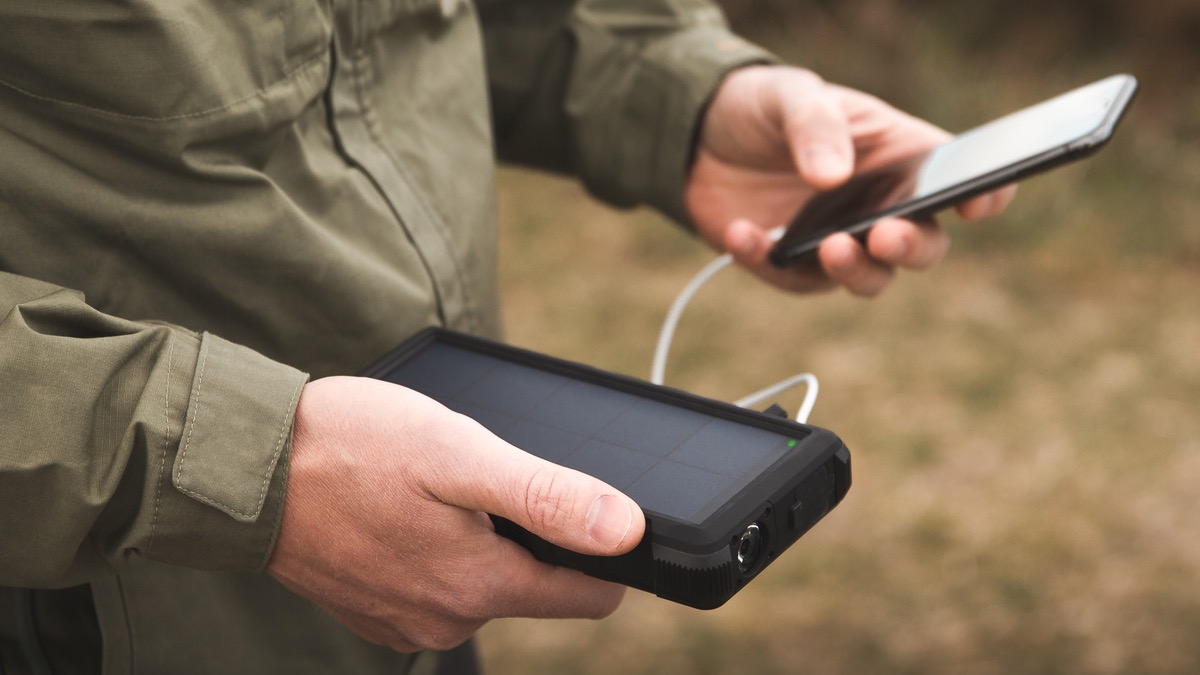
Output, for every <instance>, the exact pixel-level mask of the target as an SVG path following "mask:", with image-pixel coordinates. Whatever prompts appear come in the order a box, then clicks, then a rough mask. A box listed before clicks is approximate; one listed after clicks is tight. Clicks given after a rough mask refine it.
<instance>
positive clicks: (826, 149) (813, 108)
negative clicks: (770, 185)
mask: <svg viewBox="0 0 1200 675" xmlns="http://www.w3.org/2000/svg"><path fill="white" fill-rule="evenodd" d="M777 82H778V84H777V86H776V89H775V91H776V92H777V95H778V96H779V101H780V109H781V114H782V116H783V120H782V122H783V128H784V131H785V133H786V134H787V138H788V144H789V146H790V147H791V150H792V157H793V161H794V162H795V165H796V169H797V171H799V173H800V177H801V178H803V179H804V180H805V181H806V182H807V183H808V184H809V185H812V186H813V187H815V188H817V189H821V190H827V189H829V188H832V187H835V186H837V185H840V184H841V183H843V182H845V181H846V180H847V179H848V178H849V177H850V174H851V173H852V172H853V170H854V145H853V141H852V139H851V136H850V123H849V120H848V119H847V118H846V113H845V111H844V110H843V108H842V105H841V100H840V99H839V98H838V97H837V96H836V95H835V93H834V90H833V89H831V88H830V87H828V86H827V85H826V84H825V82H824V81H823V80H821V79H820V78H819V77H817V76H816V75H814V74H813V73H810V72H807V71H802V70H795V69H791V70H788V71H787V72H786V73H785V74H784V76H782V77H781V78H780V79H779V80H778V81H777Z"/></svg>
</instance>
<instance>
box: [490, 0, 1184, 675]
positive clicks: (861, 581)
mask: <svg viewBox="0 0 1200 675" xmlns="http://www.w3.org/2000/svg"><path fill="white" fill-rule="evenodd" d="M1189 2H1190V0H1189V1H1188V2H1185V1H1184V0H1160V2H1158V3H1154V4H1153V5H1151V4H1149V3H1147V4H1142V5H1135V4H1134V3H1118V2H1115V1H1110V2H1103V1H1101V0H1092V1H1090V2H1081V1H1076V2H1063V3H1061V4H1057V3H1056V4H1055V5H1053V6H1050V5H1047V3H1044V2H1041V3H1034V2H1032V0H1010V2H1008V3H1004V4H1001V3H999V2H992V1H980V2H976V3H938V2H932V1H931V0H925V1H923V2H909V3H903V4H902V3H899V2H891V1H866V0H863V1H849V0H847V1H844V2H833V1H827V2H814V3H798V4H797V3H793V2H784V1H782V0H775V1H768V0H758V1H754V0H743V1H741V2H734V1H733V0H730V1H729V2H728V8H729V10H730V16H731V19H732V20H733V21H734V22H735V24H736V25H737V26H739V27H740V28H741V29H742V30H743V31H744V32H745V33H746V34H748V35H750V36H752V37H755V38H756V39H758V40H759V41H761V42H763V43H765V44H768V45H769V46H771V47H772V48H774V49H776V50H777V51H778V52H779V53H781V54H783V55H784V56H786V57H787V58H788V59H789V60H791V61H793V62H796V63H801V64H806V65H809V66H811V67H813V68H814V69H815V70H817V71H818V72H819V73H821V74H822V75H823V76H825V77H826V78H827V79H830V80H834V81H838V82H843V83H846V84H850V85H852V86H856V87H859V88H862V89H864V90H867V91H871V92H873V93H877V94H879V95H881V96H883V97H884V98H886V99H888V100H890V101H892V102H893V103H895V104H896V105H898V106H900V107H903V108H905V109H907V110H910V111H912V112H914V113H916V114H918V115H921V116H923V117H926V118H928V119H930V120H932V121H934V122H936V123H939V124H941V125H943V126H945V127H947V128H949V129H951V130H961V129H965V128H967V127H970V126H973V125H974V124H978V123H980V122H983V121H986V120H987V119H989V118H991V117H994V116H996V115H997V114H1000V113H1003V112H1007V111H1009V110H1012V109H1015V108H1018V107H1021V106H1023V105H1027V104H1029V103H1033V102H1035V101H1037V100H1040V99H1042V98H1045V97H1047V96H1050V95H1053V94H1056V93H1058V92H1060V91H1062V90H1064V89H1066V88H1068V87H1071V86H1074V85H1077V84H1082V83H1085V82H1089V81H1091V80H1093V79H1098V78H1099V77H1102V76H1104V75H1108V74H1110V73H1112V72H1118V71H1128V72H1133V73H1134V74H1136V75H1138V76H1139V78H1140V79H1141V81H1142V84H1143V89H1142V91H1141V93H1140V94H1139V98H1138V100H1137V101H1136V102H1135V104H1134V107H1133V109H1132V111H1131V114H1130V116H1129V118H1128V119H1127V120H1126V122H1125V123H1124V124H1123V126H1122V127H1121V129H1120V130H1119V131H1118V133H1117V136H1116V138H1115V139H1114V141H1113V142H1112V144H1111V145H1110V146H1109V147H1107V148H1105V149H1104V150H1103V151H1101V153H1100V154H1098V155H1097V156H1096V157H1095V158H1093V159H1091V160H1088V161H1087V162H1086V163H1084V164H1081V165H1077V166H1073V167H1069V168H1066V169H1064V170H1060V171H1058V172H1055V173H1054V174H1051V175H1046V176H1041V177H1037V178H1035V179H1033V180H1032V181H1030V182H1028V183H1026V184H1025V185H1023V186H1022V189H1021V193H1020V195H1019V198H1018V201H1017V203H1015V204H1014V205H1013V207H1012V208H1011V209H1010V210H1009V211H1008V212H1007V213H1006V214H1005V215H1004V216H1003V217H1002V218H1000V219H997V220H995V221H992V222H989V223H987V224H981V225H974V224H972V225H965V224H963V223H960V222H957V221H955V220H954V219H953V218H949V217H948V218H947V219H946V223H947V226H948V227H949V228H951V230H952V235H953V237H954V241H955V244H954V248H953V250H952V251H951V253H950V255H949V257H948V259H947V260H946V262H945V263H943V264H942V265H940V266H939V267H937V268H936V269H934V270H931V271H928V272H924V273H919V274H916V273H913V274H903V275H901V276H900V277H899V278H898V279H897V281H896V283H895V285H894V287H893V288H892V289H891V291H890V292H888V293H887V294H885V295H884V296H883V297H881V298H878V299H876V300H872V301H863V300H857V299H854V298H851V297H850V296H848V295H847V294H845V293H834V294H830V295H824V296H819V297H804V298H796V297H789V296H786V295H783V294H781V293H777V292H774V291H771V290H768V289H766V288H764V287H762V286H760V285H758V284H757V283H755V282H754V281H752V280H751V279H749V278H748V277H747V276H746V275H743V274H742V273H740V272H727V273H726V274H725V275H724V276H721V277H719V278H718V279H717V280H716V281H714V282H713V284H712V285H710V286H709V287H707V288H706V289H705V290H704V291H703V292H702V293H701V295H700V296H699V297H698V298H697V300H696V302H695V303H694V304H693V306H692V307H691V308H690V309H689V311H688V314H687V315H685V318H684V321H683V324H682V325H681V328H680V333H679V337H678V338H677V341H676V345H675V349H674V352H673V358H672V361H671V364H670V366H669V369H668V381H669V383H670V384H673V385H675V386H678V387H681V388H685V389H689V390H692V391H696V392H698V393H702V394H706V395H709V396H713V397H716V398H720V399H726V400H730V399H734V398H737V397H739V396H741V395H743V394H745V393H747V392H750V391H752V390H755V389H757V388H759V387H761V386H763V385H765V384H767V383H770V382H774V381H775V380H777V379H780V378H781V377H783V376H786V375H788V374H791V373H794V372H800V371H813V372H815V373H816V374H817V375H818V376H819V377H820V378H821V383H822V389H821V398H820V400H819V401H818V403H817V407H816V409H815V411H814V413H813V417H812V422H813V423H814V424H818V425H821V426H825V427H828V428H830V429H833V430H834V431H835V432H837V433H838V434H839V435H840V436H841V437H842V438H843V439H844V440H845V441H846V443H847V445H849V446H850V448H851V451H852V452H853V456H854V473H855V475H854V480H855V483H854V487H853V488H852V489H851V491H850V494H849V495H848V497H847V499H846V501H845V502H844V503H843V504H842V505H841V506H840V507H839V508H838V509H837V510H836V511H835V512H833V513H832V514H831V515H830V516H828V517H827V518H826V519H825V520H824V521H822V522H821V523H820V524H818V526H817V527H816V528H815V529H814V530H813V531H812V532H810V533H809V534H808V535H806V536H805V537H804V538H803V539H802V540H801V541H800V542H798V543H797V544H796V545H795V546H794V547H793V548H792V549H790V550H789V551H788V553H787V554H786V555H785V556H783V557H782V558H781V559H780V560H779V561H777V562H776V563H775V564H774V565H773V566H772V567H771V568H770V569H768V570H767V571H766V572H765V573H763V574H762V575H761V576H760V577H759V578H758V579H757V580H756V581H755V582H754V583H752V584H751V585H750V586H749V587H748V588H747V589H746V590H745V591H743V592H742V593H741V594H739V595H738V596H737V597H736V598H734V600H732V601H731V602H730V603H729V604H727V605H726V606H725V607H723V608H721V609H719V610H715V611H712V612H699V611H696V610H691V609H686V608H683V607H677V606H674V605H672V604H671V603H667V602H664V601H660V600H658V599H656V598H653V597H651V596H647V595H645V594H642V593H639V592H631V593H630V594H629V596H628V599H627V601H626V603H625V605H624V606H623V607H622V608H621V609H620V610H619V611H618V612H617V613H616V614H615V615H614V616H612V617H610V618H608V619H606V620H603V621H600V622H584V621H580V622H549V621H526V620H506V621H498V622H493V623H492V624H491V625H489V626H488V627H486V628H485V629H484V631H483V632H482V633H481V648H482V651H483V655H484V659H485V662H486V664H487V666H488V669H489V671H490V672H491V673H494V674H495V675H505V674H509V673H512V674H516V673H521V674H525V673H563V672H571V673H622V674H623V675H637V674H641V673H647V674H649V673H655V674H664V675H665V674H673V673H680V674H683V673H698V674H703V673H717V672H738V673H756V674H770V673H889V674H890V673H925V674H929V673H937V674H940V673H980V674H990V673H1012V672H1019V673H1096V674H1111V673H1131V674H1132V673H1193V672H1200V640H1197V639H1196V638H1195V636H1196V635H1198V634H1200V531H1198V529H1200V528H1198V527H1197V525H1198V524H1200V496H1198V495H1200V147H1197V146H1198V140H1200V7H1197V8H1195V9H1193V8H1192V6H1191V4H1189ZM501 208H502V212H503V227H504V230H505V232H504V234H503V237H502V241H503V244H504V249H503V258H502V274H503V285H504V298H505V309H506V317H507V319H506V321H507V332H508V336H509V339H510V340H511V341H513V342H515V343H517V344H520V345H522V346H526V347H532V348H535V349H539V350H542V351H546V352H549V353H552V354H555V355H558V356H563V357H567V358H571V359H575V360H580V361H584V362H587V363H590V364H593V365H597V366H601V367H605V368H609V369H612V370H617V371H620V372H625V373H629V374H633V375H637V376H642V377H645V376H646V374H647V373H648V371H649V364H650V358H651V352H652V348H653V342H654V339H655V334H656V331H657V329H658V324H659V322H660V321H661V319H662V315H663V313H664V312H665V310H666V307H667V306H668V304H669V303H670V301H671V299H672V298H673V297H674V295H675V294H676V293H677V292H678V291H679V289H680V288H681V287H682V286H683V284H684V283H686V281H687V279H688V278H690V276H691V275H692V274H693V273H694V272H695V271H696V270H697V269H698V268H699V267H700V266H701V265H703V264H704V262H705V261H707V260H708V259H710V257H711V254H709V253H708V252H707V251H705V250H704V248H703V247H702V246H701V245H699V244H698V243H696V242H694V241H692V240H691V239H689V238H688V237H686V236H684V235H682V234H681V233H680V232H679V231H678V229H677V228H674V227H673V226H671V225H669V224H666V223H665V222H664V221H663V220H662V219H661V218H659V217H658V216H656V215H655V214H652V213H649V212H645V211H636V212H632V213H630V212H617V211H613V210H610V209H607V208H605V207H602V206H599V205H596V204H595V203H593V202H591V201H589V200H588V199H587V198H586V197H585V196H584V195H583V194H582V193H581V191H580V190H579V189H578V188H576V187H575V186H574V185H572V184H570V183H567V182H564V181H561V180H558V179H551V178H547V177H545V176H542V175H537V174H532V173H527V172H517V171H511V172H507V173H505V174H504V175H503V176H502V181H501ZM798 399H799V395H798V394H796V395H795V400H785V401H784V403H785V404H786V405H787V407H789V408H793V409H794V408H795V406H796V404H797V403H798Z"/></svg>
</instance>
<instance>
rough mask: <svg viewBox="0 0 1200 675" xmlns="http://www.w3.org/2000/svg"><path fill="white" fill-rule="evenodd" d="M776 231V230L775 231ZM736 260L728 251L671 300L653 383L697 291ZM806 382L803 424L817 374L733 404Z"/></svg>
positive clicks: (660, 377)
mask: <svg viewBox="0 0 1200 675" xmlns="http://www.w3.org/2000/svg"><path fill="white" fill-rule="evenodd" d="M772 234H774V233H772ZM731 263H733V256H732V255H730V254H728V253H726V254H724V255H722V256H719V257H718V258H717V259H716V260H713V261H712V262H710V263H708V264H707V265H705V266H704V267H703V268H702V269H701V270H700V271H699V272H697V273H696V276H694V277H692V280H691V281H689V282H688V284H687V286H684V288H683V290H682V291H680V292H679V295H677V296H675V301H674V302H672V303H671V308H670V309H669V310H668V311H667V316H666V318H665V319H663V325H662V329H661V330H660V331H659V333H658V344H657V345H656V346H655V349H654V363H653V364H652V365H651V367H650V381H651V382H653V383H654V384H662V383H663V379H664V378H665V374H666V370H667V354H668V353H669V352H670V351H671V342H672V341H673V340H674V339H675V329H676V327H677V326H678V325H679V319H680V317H682V316H683V310H684V309H686V308H687V306H688V303H690V302H691V301H692V298H693V297H695V295H696V293H697V292H699V291H700V289H701V288H703V287H704V285H705V284H707V283H708V282H709V281H710V280H712V278H713V277H714V276H716V275H717V273H718V272H720V271H721V270H723V269H725V268H726V267H729V265H730V264H731ZM800 384H804V385H805V393H804V401H803V402H802V403H801V404H800V409H799V410H797V411H796V421H797V422H800V423H801V424H804V423H806V422H807V421H808V416H809V415H810V414H811V413H812V409H813V406H814V405H816V403H817V393H818V392H819V390H820V385H819V383H818V382H817V377H816V375H813V374H812V373H801V374H799V375H794V376H792V377H789V378H787V379H786V380H782V381H780V382H776V383H775V384H773V385H771V386H769V387H766V388H765V389H761V390H759V391H756V392H754V393H753V394H750V395H748V396H745V397H743V398H741V399H738V400H737V401H735V402H734V405H736V406H738V407H741V408H748V407H750V406H752V405H755V404H757V403H761V402H762V401H765V400H766V399H768V398H771V397H773V396H778V395H779V394H782V393H783V392H785V391H787V390H789V389H791V388H793V387H795V386H798V385H800Z"/></svg>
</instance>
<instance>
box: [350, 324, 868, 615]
mask: <svg viewBox="0 0 1200 675" xmlns="http://www.w3.org/2000/svg"><path fill="white" fill-rule="evenodd" d="M364 375H366V376H369V377H374V378H378V379H382V380H386V381H389V382H393V383H396V384H399V385H403V386H405V387H409V388H411V389H414V390H416V391H419V392H421V393H423V394H425V395H427V396H429V397H431V398H433V399H435V400H437V401H439V402H441V403H443V404H444V405H446V406H447V407H449V408H451V409H453V410H455V411H457V412H460V413H462V414H465V415H467V416H469V417H472V418H474V419H475V420H476V421H478V422H480V423H481V424H483V425H484V426H485V427H487V428H488V429H489V430H491V431H492V432H493V433H495V434H496V435H497V436H499V437H500V438H503V439H504V440H506V441H508V442H509V443H511V444H513V445H515V446H516V447H518V448H521V449H523V450H525V451H526V452H530V453H532V454H534V455H537V456H539V457H542V458H544V459H546V460H549V461H551V462H555V463H557V464H560V465H563V466H568V467H571V468H574V469H577V470H579V471H582V472H585V473H588V474H591V475H593V476H595V477H597V478H599V479H601V480H603V481H605V482H607V483H608V484H610V485H612V486H613V487H615V488H617V489H618V490H621V491H622V492H624V493H625V494H627V495H629V496H630V497H631V498H632V499H633V500H634V501H635V502H637V503H638V505H639V506H641V508H642V510H643V512H644V513H645V515H646V534H645V536H644V537H643V539H642V541H641V543H640V544H639V545H638V546H637V548H635V549H634V550H633V551H631V552H629V553H626V554H624V555H620V556H613V557H605V556H590V555H583V554H579V553H575V552H573V551H569V550H566V549H564V548H561V547H558V546H554V545H552V544H549V543H547V542H546V541H544V540H542V539H540V538H538V537H536V536H534V535H533V534H531V533H530V532H528V531H526V530H524V529H522V528H521V527H519V526H517V525H515V524H513V523H512V522H510V521H508V520H505V519H503V518H499V517H496V516H493V517H492V520H493V522H494V523H495V526H496V531H497V532H498V533H500V534H501V535H503V536H506V537H509V538H511V539H513V540H514V541H516V542H518V543H520V544H521V545H523V546H525V547H526V548H527V549H529V551H530V552H532V553H533V555H534V556H535V557H537V558H538V559H539V560H542V561H544V562H547V563H551V564H554V565H561V566H565V567H570V568H574V569H577V570H580V571H582V572H584V573H586V574H590V575H592V576H594V577H598V578H600V579H606V580H608V581H614V582H618V583H622V584H625V585H627V586H631V587H633V588H638V589H641V590H644V591H647V592H650V593H654V594H656V595H658V596H659V597H662V598H666V599H668V600H672V601H675V602H678V603H682V604H684V605H690V606H692V607H697V608H700V609H711V608H715V607H719V606H721V605H722V604H724V603H725V602H726V601H727V600H729V598H731V597H733V595H734V594H735V593H737V592H738V591H739V590H740V589H741V588H742V587H743V586H744V585H745V584H746V583H747V582H749V581H750V580H751V579H753V578H754V577H755V576H757V575H758V573H759V572H761V571H762V570H763V568H765V567H766V566H767V565H769V564H770V563H771V562H772V561H773V560H774V559H775V558H777V557H778V556H779V555H780V554H781V553H783V551H784V550H786V549H787V548H788V547H789V546H791V544H792V543H793V542H795V541H796V540H797V539H799V538H800V536H801V535H803V534H804V533H805V532H807V531H808V530H809V528H811V527H812V526H813V525H814V524H816V522H817V521H818V520H820V519H821V518H822V517H824V516H825V514H826V513H828V512H829V511H830V510H831V509H832V508H833V507H834V506H836V505H837V504H838V503H839V502H840V501H841V500H842V498H843V497H844V496H845V494H846V491H847V490H848V489H849V488H850V453H849V451H848V450H847V449H846V447H845V445H843V443H842V441H841V440H840V439H839V438H838V437H837V436H835V435H834V434H833V433H832V432H830V431H827V430H825V429H821V428H818V427H812V426H808V425H802V424H797V423H795V422H792V421H789V420H786V419H783V418H780V417H776V416H774V415H768V414H764V413H759V412H755V411H750V410H745V409H742V408H738V407H736V406H733V405H730V404H727V403H722V402H719V401H715V400H711V399H707V398H703V397H700V396H695V395H692V394H688V393H685V392H682V391H679V390H676V389H671V388H668V387H662V386H656V385H653V384H650V383H648V382H644V381H642V380H637V379H634V378H630V377H625V376H622V375H617V374H614V373H610V372H606V371H602V370H598V369H595V368H591V367H588V366H584V365H581V364H577V363H572V362H569V361H564V360H561V359H556V358H552V357H549V356H546V355H542V354H538V353H535V352H530V351H526V350H522V349H517V348H514V347H510V346H507V345H503V344H500V343H496V342H491V341H487V340H482V339H479V338H475V337H471V336H468V335H464V334H460V333H455V332H451V331H447V330H443V329H438V328H432V329H428V330H425V331H423V332H421V333H418V334H417V335H415V336H414V337H413V338H411V339H410V340H408V341H407V342H405V343H404V344H402V345H401V346H399V347H398V348H396V349H395V350H394V351H392V352H391V353H389V354H387V355H386V356H385V357H384V358H382V359H381V360H380V361H378V362H377V363H376V364H375V365H373V366H372V367H371V368H369V369H368V370H367V371H366V372H365V373H364Z"/></svg>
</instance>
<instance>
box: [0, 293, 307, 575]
mask: <svg viewBox="0 0 1200 675" xmlns="http://www.w3.org/2000/svg"><path fill="white" fill-rule="evenodd" d="M305 381H306V376H305V375H304V374H303V373H300V372H298V371H296V370H294V369H292V368H290V367H287V366H284V365H282V364H279V363H276V362H273V361H270V360H268V359H266V358H265V357H263V356H261V355H259V354H257V353H255V352H253V351H251V350H248V349H246V348H243V347H240V346H237V345H234V344H232V343H230V342H227V341H225V340H222V339H221V338H219V337H216V336H214V335H211V334H194V333H190V332H187V331H184V330H181V329H178V328H175V327H171V326H167V325H161V324H147V323H136V322H131V321H126V320H122V319H117V318H114V317H112V316H108V315H105V314H102V313H100V312H98V311H96V310H94V309H93V308H91V307H89V306H88V305H87V304H86V303H85V302H84V299H83V298H82V296H81V295H79V294H78V293H75V292H73V291H70V290H66V289H63V288H59V287H55V286H52V285H50V284H46V283H42V282H39V281H34V280H32V279H28V278H24V277H19V276H14V275H11V274H5V273H0V382H2V383H3V386H0V542H3V545H0V585H9V586H26V587H59V586H67V585H72V584H77V583H81V582H83V581H86V580H87V579H88V578H89V577H90V576H91V575H93V574H94V573H95V572H97V571H99V570H101V569H103V568H105V567H114V568H119V567H120V566H121V564H122V561H123V560H125V559H126V558H128V557H129V556H134V555H139V556H144V557H146V558H150V559H154V560H158V561H161V562H166V563H171V564H178V565H186V566H190V567H196V568H202V569H215V570H258V569H261V568H262V567H263V566H264V565H265V563H266V558H267V556H268V555H269V553H270V550H271V547H272V545H273V539H274V536H275V533H276V529H277V526H278V521H279V517H280V511H281V509H282V505H283V495H284V483H285V480H286V463H287V458H286V454H287V450H288V440H289V436H290V430H291V424H292V419H293V415H294V410H295V405H296V401H297V399H298V397H299V393H300V389H301V388H302V386H303V384H304V382H305Z"/></svg>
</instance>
